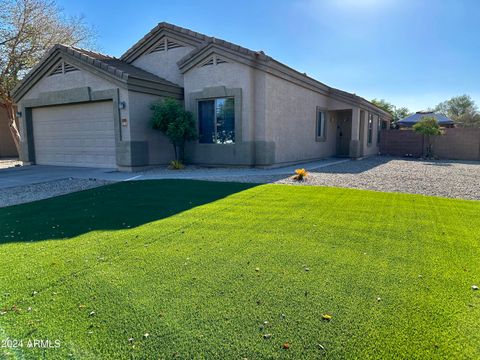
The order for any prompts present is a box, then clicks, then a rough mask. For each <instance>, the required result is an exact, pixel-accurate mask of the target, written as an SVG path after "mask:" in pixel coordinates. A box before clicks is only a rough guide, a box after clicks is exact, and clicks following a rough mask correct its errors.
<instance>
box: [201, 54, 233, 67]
mask: <svg viewBox="0 0 480 360" xmlns="http://www.w3.org/2000/svg"><path fill="white" fill-rule="evenodd" d="M224 63H228V61H227V60H225V59H224V58H222V57H220V56H217V55H213V56H211V57H209V58H208V59H207V60H205V61H204V62H203V63H202V64H201V65H200V67H204V66H209V65H218V64H224Z"/></svg>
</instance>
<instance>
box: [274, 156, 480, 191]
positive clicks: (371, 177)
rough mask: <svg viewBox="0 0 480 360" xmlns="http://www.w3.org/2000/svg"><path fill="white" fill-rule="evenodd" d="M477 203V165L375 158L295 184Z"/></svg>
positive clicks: (325, 170) (479, 169)
mask: <svg viewBox="0 0 480 360" xmlns="http://www.w3.org/2000/svg"><path fill="white" fill-rule="evenodd" d="M276 182H277V183H281V184H295V185H322V186H337V187H348V188H356V189H365V190H377V191H387V192H401V193H412V194H423V195H433V196H442V197H449V198H458V199H469V200H480V162H473V161H472V162H461V161H420V160H400V159H398V158H386V157H375V158H368V159H363V160H358V161H350V162H346V163H342V164H338V165H332V166H328V167H324V168H321V169H318V170H317V171H315V170H311V171H310V176H309V178H308V179H307V180H306V181H304V182H302V183H298V182H296V181H293V180H292V179H291V178H285V179H281V180H278V181H276Z"/></svg>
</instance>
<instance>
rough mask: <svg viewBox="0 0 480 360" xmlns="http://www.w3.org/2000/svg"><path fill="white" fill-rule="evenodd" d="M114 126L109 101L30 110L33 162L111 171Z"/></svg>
mask: <svg viewBox="0 0 480 360" xmlns="http://www.w3.org/2000/svg"><path fill="white" fill-rule="evenodd" d="M114 125H115V124H114V117H113V105H112V102H111V101H102V102H91V103H79V104H72V105H60V106H49V107H39V108H34V109H32V127H33V139H34V151H35V162H36V163H37V164H40V165H63V166H85V167H102V168H114V167H116V152H115V129H114Z"/></svg>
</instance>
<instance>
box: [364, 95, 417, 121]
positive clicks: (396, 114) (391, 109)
mask: <svg viewBox="0 0 480 360" xmlns="http://www.w3.org/2000/svg"><path fill="white" fill-rule="evenodd" d="M371 103H372V104H373V105H375V106H376V107H379V108H380V109H382V110H384V111H386V112H388V113H389V114H390V115H392V124H391V125H393V126H395V125H396V124H397V122H398V121H399V120H401V119H403V118H406V117H407V116H409V115H411V114H412V113H411V112H410V110H408V109H407V108H406V107H400V108H397V107H396V106H395V105H393V104H392V103H389V102H388V101H386V100H385V99H381V100H378V99H373V100H372V101H371Z"/></svg>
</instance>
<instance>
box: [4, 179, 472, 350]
mask: <svg viewBox="0 0 480 360" xmlns="http://www.w3.org/2000/svg"><path fill="white" fill-rule="evenodd" d="M0 236H1V237H0V311H1V312H0V314H2V315H0V340H4V339H5V338H7V337H9V338H10V339H23V341H24V342H23V345H24V348H17V349H5V348H1V347H0V358H10V357H11V358H15V357H18V358H26V359H30V358H35V359H37V358H43V357H42V356H44V358H47V359H56V358H58V359H64V358H76V359H99V358H105V359H130V358H135V359H157V358H160V359H163V358H165V359H170V358H179V359H188V358H205V359H243V358H248V359H264V358H268V359H284V358H292V359H293V358H295V359H315V358H333V359H341V358H358V359H367V358H377V359H387V358H405V359H426V358H455V359H461V358H464V359H473V358H480V321H479V319H480V291H474V290H472V289H471V286H472V285H473V284H477V285H479V286H480V202H476V201H462V200H452V199H442V198H435V197H425V196H418V195H406V194H393V193H380V192H371V191H360V190H351V189H339V188H322V187H300V186H280V185H262V186H252V185H246V184H236V183H210V182H195V181H179V180H166V181H143V182H124V183H118V184H114V185H111V186H107V187H103V188H98V189H94V190H89V191H84V192H80V193H75V194H70V195H67V196H62V197H58V198H55V199H49V200H44V201H39V202H35V203H31V204H26V205H20V206H13V207H8V208H3V209H0ZM378 298H380V299H378ZM323 314H329V315H331V316H332V319H331V321H325V320H322V315H323ZM265 321H268V324H267V325H264V322H265ZM262 327H263V328H262ZM147 333H148V334H149V336H147V337H144V334H147ZM265 334H271V337H270V338H268V339H264V337H263V335H265ZM131 338H133V340H129V339H131ZM28 339H43V340H46V339H49V340H52V341H54V340H60V341H61V346H60V347H59V348H52V349H46V350H45V349H39V348H35V349H31V348H27V345H28ZM286 342H288V343H289V345H290V347H289V349H283V348H282V347H283V344H284V343H286ZM0 345H2V343H0ZM3 345H5V343H3Z"/></svg>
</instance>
